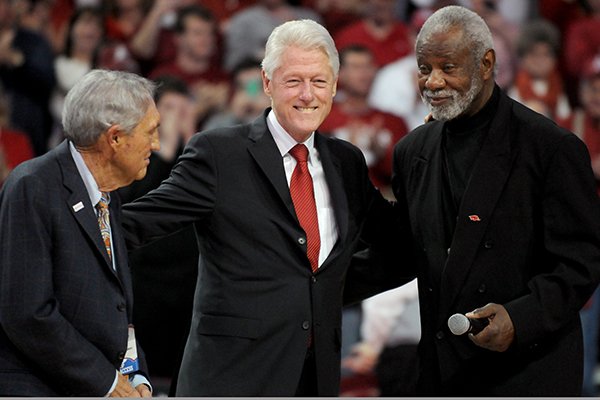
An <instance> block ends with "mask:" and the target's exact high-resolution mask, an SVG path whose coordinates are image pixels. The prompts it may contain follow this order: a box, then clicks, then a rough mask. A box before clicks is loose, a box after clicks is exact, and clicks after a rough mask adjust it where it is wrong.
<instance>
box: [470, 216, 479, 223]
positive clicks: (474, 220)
mask: <svg viewBox="0 0 600 400" xmlns="http://www.w3.org/2000/svg"><path fill="white" fill-rule="evenodd" d="M469 219H470V220H471V221H473V222H479V221H481V219H480V218H479V215H469Z"/></svg>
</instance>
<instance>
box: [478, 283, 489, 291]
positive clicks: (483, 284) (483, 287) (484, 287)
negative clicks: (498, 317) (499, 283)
mask: <svg viewBox="0 0 600 400" xmlns="http://www.w3.org/2000/svg"><path fill="white" fill-rule="evenodd" d="M486 290H487V287H486V286H485V283H482V284H481V286H479V288H478V289H477V291H478V292H479V293H485V291H486Z"/></svg>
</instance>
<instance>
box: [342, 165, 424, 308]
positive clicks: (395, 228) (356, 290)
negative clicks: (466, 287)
mask: <svg viewBox="0 0 600 400" xmlns="http://www.w3.org/2000/svg"><path fill="white" fill-rule="evenodd" d="M361 162H362V164H363V165H364V168H363V171H364V177H363V179H364V181H363V182H364V184H363V187H364V188H365V190H364V193H366V199H367V201H366V204H367V207H366V213H365V214H366V217H365V220H364V223H363V226H362V230H361V237H360V242H359V248H358V249H357V250H358V251H357V252H356V253H355V254H354V256H353V257H352V262H351V265H350V268H349V270H348V275H347V279H346V286H345V289H344V303H345V304H351V303H355V302H357V301H360V300H363V299H365V298H367V297H371V296H373V295H375V294H378V293H381V292H383V291H386V290H389V289H392V288H395V287H398V286H400V285H402V284H405V283H407V282H410V281H411V280H412V279H413V278H414V271H413V270H412V268H411V266H412V265H413V263H412V260H411V257H410V254H411V247H410V243H411V242H410V241H409V240H407V239H408V238H409V237H410V235H409V234H408V226H407V225H405V224H403V223H401V221H400V219H399V214H398V211H399V209H398V208H397V205H396V204H395V203H393V202H390V201H388V200H386V199H384V198H383V196H382V195H381V193H380V192H379V191H378V190H377V189H375V188H374V187H373V184H372V183H371V181H370V180H369V178H368V172H367V167H366V164H364V158H361Z"/></svg>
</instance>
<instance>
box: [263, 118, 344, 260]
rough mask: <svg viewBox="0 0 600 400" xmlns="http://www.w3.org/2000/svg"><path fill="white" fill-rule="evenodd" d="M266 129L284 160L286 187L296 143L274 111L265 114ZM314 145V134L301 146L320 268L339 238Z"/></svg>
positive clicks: (292, 166) (294, 161) (293, 159)
mask: <svg viewBox="0 0 600 400" xmlns="http://www.w3.org/2000/svg"><path fill="white" fill-rule="evenodd" d="M267 126H268V127H269V131H270V132H271V135H273V139H274V140H275V144H277V148H278V149H279V152H280V153H281V157H282V158H283V167H284V169H285V177H286V179H287V184H288V187H289V186H290V180H291V179H292V173H293V172H294V168H295V167H296V164H297V162H296V159H295V158H294V157H292V155H291V154H290V153H289V151H290V150H291V149H292V147H294V146H295V145H297V144H298V142H296V140H295V139H294V138H292V137H291V136H290V135H289V134H288V133H287V132H286V131H285V129H283V127H282V126H281V124H280V123H279V121H277V118H276V116H275V113H274V112H273V110H271V111H269V114H268V115H267ZM314 143H315V134H314V132H313V133H312V134H311V135H310V137H309V138H308V139H307V140H306V141H305V142H304V143H303V144H304V145H305V146H306V147H307V148H308V171H309V172H310V175H311V176H312V181H313V188H314V192H315V203H316V206H317V219H318V221H319V236H320V238H321V250H320V252H319V267H320V266H321V265H322V264H323V262H324V261H325V260H326V259H327V257H328V256H329V253H331V250H332V249H333V246H334V245H335V242H336V241H337V239H338V227H337V223H336V221H335V215H334V212H333V204H332V203H331V195H330V193H329V186H327V180H326V179H325V172H324V171H323V164H321V158H320V156H319V152H318V151H317V149H316V148H315V145H314Z"/></svg>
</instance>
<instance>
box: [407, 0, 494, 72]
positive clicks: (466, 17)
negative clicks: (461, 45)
mask: <svg viewBox="0 0 600 400" xmlns="http://www.w3.org/2000/svg"><path fill="white" fill-rule="evenodd" d="M453 28H459V29H460V30H461V31H462V32H463V34H464V39H465V46H468V47H469V48H470V49H471V53H472V55H473V59H474V60H475V61H476V62H479V61H480V60H481V59H482V58H483V56H484V55H485V53H486V52H487V51H488V50H493V49H494V40H493V37H492V33H491V32H490V29H489V28H488V26H487V24H486V23H485V21H484V20H483V18H481V17H480V16H479V15H477V14H476V13H475V12H473V11H471V10H469V9H467V8H464V7H461V6H447V7H443V8H440V9H439V10H437V11H436V12H435V13H433V14H432V15H431V16H430V17H429V18H428V19H427V21H425V24H423V27H422V28H421V30H420V31H419V34H418V35H417V40H416V49H418V48H419V47H420V46H421V45H422V43H423V41H428V40H429V39H430V38H431V36H432V35H435V34H438V33H444V32H449V31H451V30H452V29H453Z"/></svg>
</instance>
